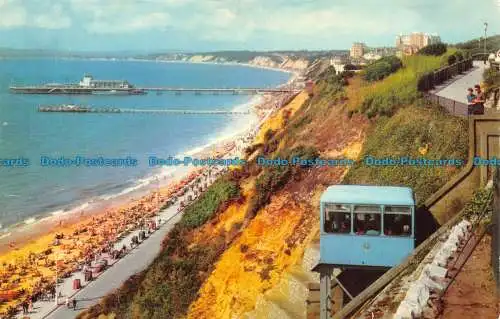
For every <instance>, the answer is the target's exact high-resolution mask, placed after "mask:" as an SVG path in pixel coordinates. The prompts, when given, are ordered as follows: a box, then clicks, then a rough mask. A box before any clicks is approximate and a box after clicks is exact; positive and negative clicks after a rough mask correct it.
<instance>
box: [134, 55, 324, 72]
mask: <svg viewBox="0 0 500 319" xmlns="http://www.w3.org/2000/svg"><path fill="white" fill-rule="evenodd" d="M330 54H333V52H327V51H283V52H277V51H276V52H257V51H219V52H208V53H166V54H151V55H145V56H139V57H136V58H138V59H145V60H157V61H185V62H194V63H207V62H209V63H241V64H249V65H254V66H260V67H268V68H279V69H284V70H290V71H305V70H306V69H307V68H308V67H309V66H311V64H313V61H316V60H317V59H319V58H322V57H325V56H328V55H330Z"/></svg>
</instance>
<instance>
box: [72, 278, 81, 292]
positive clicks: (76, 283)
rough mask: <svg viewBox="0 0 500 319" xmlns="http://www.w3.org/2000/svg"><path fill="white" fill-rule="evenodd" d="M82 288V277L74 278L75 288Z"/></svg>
mask: <svg viewBox="0 0 500 319" xmlns="http://www.w3.org/2000/svg"><path fill="white" fill-rule="evenodd" d="M80 288H82V282H81V280H80V279H78V278H76V279H73V290H78V289H80Z"/></svg>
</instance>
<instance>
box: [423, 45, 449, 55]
mask: <svg viewBox="0 0 500 319" xmlns="http://www.w3.org/2000/svg"><path fill="white" fill-rule="evenodd" d="M445 52H446V44H444V43H434V44H429V45H428V46H425V47H423V48H422V49H420V50H419V51H418V54H420V55H435V56H438V55H443V54H444V53H445Z"/></svg>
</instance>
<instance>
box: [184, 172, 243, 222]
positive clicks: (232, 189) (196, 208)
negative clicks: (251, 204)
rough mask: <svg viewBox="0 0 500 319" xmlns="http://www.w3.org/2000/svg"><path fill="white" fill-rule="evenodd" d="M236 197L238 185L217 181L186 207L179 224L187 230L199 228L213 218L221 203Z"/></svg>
mask: <svg viewBox="0 0 500 319" xmlns="http://www.w3.org/2000/svg"><path fill="white" fill-rule="evenodd" d="M238 196H239V188H238V185H236V184H235V183H233V182H230V181H226V180H223V179H219V180H218V181H216V182H215V183H214V184H212V185H211V186H210V187H209V188H208V190H207V191H206V192H204V193H203V194H202V195H201V196H200V198H199V199H197V200H196V201H195V202H194V203H192V204H191V205H189V206H188V207H186V209H185V212H184V215H183V216H182V219H181V222H180V224H181V225H182V226H184V227H186V228H187V229H192V228H196V227H199V226H201V225H203V224H204V223H205V222H206V221H207V220H208V219H210V218H211V217H212V216H213V214H214V213H215V211H216V210H217V208H218V207H219V205H221V203H224V202H226V201H228V200H229V199H234V198H237V197H238Z"/></svg>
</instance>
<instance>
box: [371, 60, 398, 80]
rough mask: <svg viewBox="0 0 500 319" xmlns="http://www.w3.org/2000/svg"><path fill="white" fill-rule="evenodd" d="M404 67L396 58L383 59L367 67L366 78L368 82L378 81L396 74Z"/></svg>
mask: <svg viewBox="0 0 500 319" xmlns="http://www.w3.org/2000/svg"><path fill="white" fill-rule="evenodd" d="M402 66H403V63H402V62H401V60H400V59H399V58H397V57H396V56H387V57H383V58H382V59H380V60H378V61H376V62H373V63H372V64H370V65H369V66H367V67H366V69H365V75H364V77H365V80H367V81H378V80H381V79H383V78H385V77H386V76H388V75H389V74H391V73H394V72H396V71H397V70H399V68H401V67H402Z"/></svg>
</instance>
